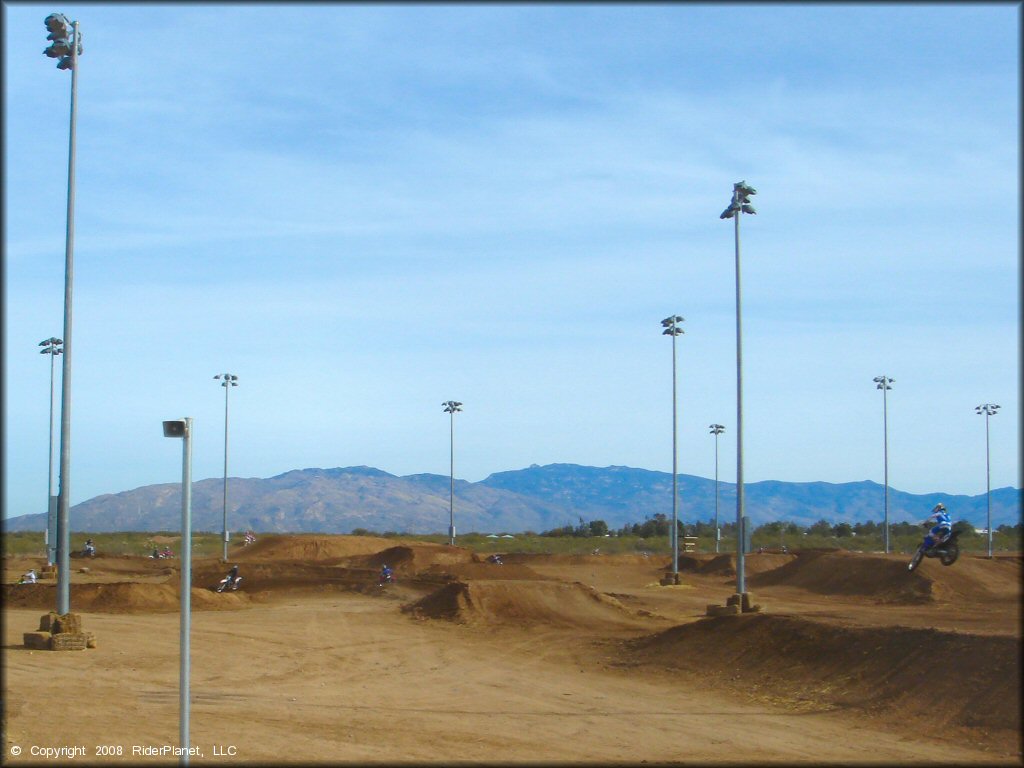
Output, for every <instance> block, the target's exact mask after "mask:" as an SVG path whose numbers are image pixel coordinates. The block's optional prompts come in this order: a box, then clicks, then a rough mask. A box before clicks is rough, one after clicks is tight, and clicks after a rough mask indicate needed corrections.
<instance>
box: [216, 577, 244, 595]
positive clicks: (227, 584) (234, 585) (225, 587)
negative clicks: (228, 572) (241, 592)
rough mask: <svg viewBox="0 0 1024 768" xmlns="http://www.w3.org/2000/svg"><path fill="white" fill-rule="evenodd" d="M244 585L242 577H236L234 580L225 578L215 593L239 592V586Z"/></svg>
mask: <svg viewBox="0 0 1024 768" xmlns="http://www.w3.org/2000/svg"><path fill="white" fill-rule="evenodd" d="M241 583H242V577H241V576H235V578H234V579H232V578H231V577H230V576H225V577H224V578H223V579H221V580H220V582H219V583H218V584H217V586H216V587H214V592H237V591H238V585H239V584H241Z"/></svg>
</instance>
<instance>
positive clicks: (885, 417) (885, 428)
mask: <svg viewBox="0 0 1024 768" xmlns="http://www.w3.org/2000/svg"><path fill="white" fill-rule="evenodd" d="M882 378H883V381H882V443H883V456H884V465H885V469H884V472H885V475H884V478H885V479H884V482H885V492H884V493H885V522H884V528H883V533H884V537H883V538H884V539H885V542H884V543H885V554H887V555H888V554H889V405H888V403H889V400H888V398H887V397H886V394H885V393H886V390H887V389H888V384H887V383H886V382H885V377H884V376H883V377H882Z"/></svg>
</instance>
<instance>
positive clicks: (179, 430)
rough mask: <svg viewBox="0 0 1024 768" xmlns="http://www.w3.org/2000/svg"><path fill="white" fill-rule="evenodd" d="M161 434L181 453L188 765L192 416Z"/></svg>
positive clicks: (181, 672) (182, 688)
mask: <svg viewBox="0 0 1024 768" xmlns="http://www.w3.org/2000/svg"><path fill="white" fill-rule="evenodd" d="M164 437H173V438H178V437H180V438H182V456H181V618H180V621H179V627H180V636H179V640H178V652H179V657H180V665H179V668H178V740H179V744H180V746H181V748H182V754H181V764H182V765H188V749H189V733H188V721H189V707H190V704H189V662H190V659H191V645H190V640H189V638H190V634H191V629H192V437H193V434H192V419H191V418H188V417H186V418H184V419H174V420H172V421H165V422H164Z"/></svg>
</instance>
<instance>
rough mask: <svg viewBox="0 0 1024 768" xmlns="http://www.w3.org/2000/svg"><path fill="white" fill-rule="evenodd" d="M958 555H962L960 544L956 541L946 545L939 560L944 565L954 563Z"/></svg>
mask: <svg viewBox="0 0 1024 768" xmlns="http://www.w3.org/2000/svg"><path fill="white" fill-rule="evenodd" d="M958 557H960V546H959V545H958V544H956V543H955V542H954V543H953V544H950V545H949V546H947V547H945V552H943V553H942V554H941V555H939V560H940V562H941V563H942V564H943V565H952V564H953V563H955V562H956V559H957V558H958Z"/></svg>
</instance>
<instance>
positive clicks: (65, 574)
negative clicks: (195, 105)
mask: <svg viewBox="0 0 1024 768" xmlns="http://www.w3.org/2000/svg"><path fill="white" fill-rule="evenodd" d="M72 29H73V30H74V39H73V40H72V41H71V129H70V131H69V132H68V133H69V136H68V221H67V239H66V241H65V246H64V365H63V367H62V369H61V399H60V491H59V500H58V503H57V613H58V614H60V615H62V616H63V615H64V614H66V613H69V612H70V611H71V579H70V570H71V552H70V546H71V529H70V527H69V523H70V520H69V510H70V502H71V321H72V315H71V303H72V302H71V299H72V294H73V288H74V243H75V117H76V115H77V105H78V99H77V96H78V41H79V39H80V38H79V34H80V32H79V28H78V22H77V21H75V22H72Z"/></svg>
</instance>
